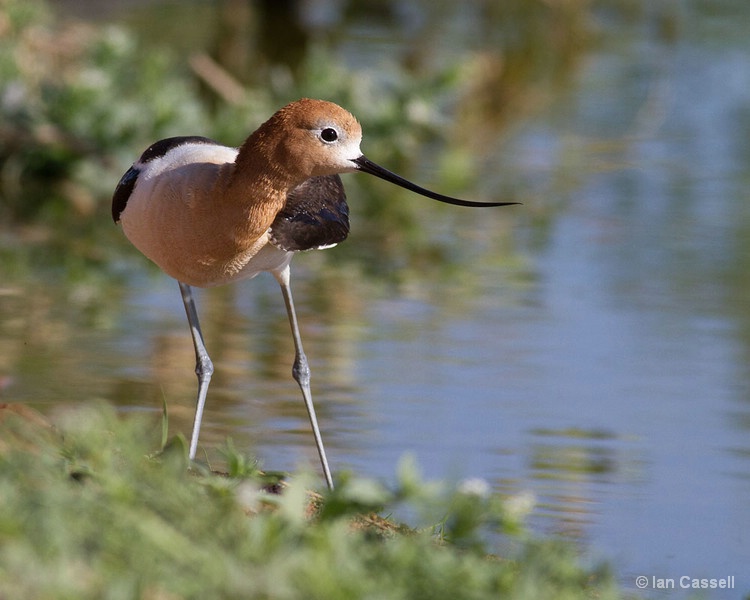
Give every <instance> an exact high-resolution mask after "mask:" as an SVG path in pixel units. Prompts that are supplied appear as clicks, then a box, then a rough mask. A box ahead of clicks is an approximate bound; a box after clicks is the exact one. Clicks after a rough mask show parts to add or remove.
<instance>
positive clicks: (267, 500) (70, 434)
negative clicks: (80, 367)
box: [0, 405, 618, 600]
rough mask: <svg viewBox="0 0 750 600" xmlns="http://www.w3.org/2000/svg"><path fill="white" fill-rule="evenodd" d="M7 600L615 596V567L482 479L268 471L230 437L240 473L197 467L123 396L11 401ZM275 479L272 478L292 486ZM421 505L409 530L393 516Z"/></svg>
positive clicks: (3, 438)
mask: <svg viewBox="0 0 750 600" xmlns="http://www.w3.org/2000/svg"><path fill="white" fill-rule="evenodd" d="M0 429H1V430H2V435H0V503H2V506H3V511H2V514H0V589H2V590H3V598H5V599H6V600H15V599H17V598H18V599H20V598H39V599H43V598H76V599H79V600H80V599H86V598H97V599H102V598H104V599H106V598H113V599H114V598H208V597H210V598H236V597H242V598H248V599H251V598H279V599H283V598H326V599H337V598H341V599H346V600H351V599H354V598H374V597H377V598H436V599H439V598H446V599H447V598H450V599H454V598H477V599H479V598H488V599H489V598H492V599H493V600H494V599H496V598H498V597H502V598H519V599H522V598H552V597H554V598H571V599H572V598H591V597H596V598H601V599H604V598H615V597H617V595H618V593H617V591H616V589H615V586H614V583H613V580H612V578H611V576H610V575H609V574H608V572H607V571H606V569H601V568H596V569H590V568H586V567H583V566H581V564H580V559H579V558H578V556H577V554H576V552H575V550H574V549H573V548H572V547H571V546H569V545H566V544H563V543H561V542H559V541H554V540H553V541H538V540H534V539H532V538H531V537H530V536H529V535H528V534H527V533H526V532H525V530H524V528H523V526H522V524H521V521H520V520H519V515H517V514H514V513H513V512H512V511H511V510H509V509H508V506H509V505H508V504H507V503H506V502H504V501H502V500H501V499H499V498H497V497H495V496H493V495H491V494H488V493H486V490H483V489H482V488H481V486H479V487H478V486H477V484H476V482H473V483H472V482H469V483H467V484H466V485H464V486H459V488H458V489H453V488H451V487H449V486H446V485H444V484H440V483H436V482H427V481H424V480H423V479H422V478H421V477H420V476H419V473H418V470H417V469H416V467H415V466H414V464H413V462H411V461H409V460H404V461H402V464H401V467H400V469H399V473H398V475H397V478H396V483H395V484H394V486H393V487H392V488H389V487H387V486H385V485H383V484H382V483H380V482H377V481H372V480H367V479H362V478H358V477H353V476H342V477H341V478H340V479H339V480H338V482H337V485H338V487H337V488H336V490H335V491H334V492H324V493H323V494H322V495H321V496H318V495H317V494H312V493H311V492H309V491H308V490H309V488H310V487H311V486H315V485H319V484H320V481H319V478H317V477H314V476H311V475H310V474H306V473H304V472H302V473H296V474H294V475H293V476H290V477H288V479H287V483H285V484H283V486H281V488H282V493H280V494H278V493H272V492H269V491H268V484H269V481H268V479H266V478H265V476H264V475H262V474H261V473H260V472H259V471H258V470H257V469H255V468H253V467H252V466H251V465H252V461H251V460H249V459H247V457H243V458H240V457H239V456H238V454H237V451H236V450H235V449H234V448H233V447H232V445H231V444H228V445H227V448H226V449H225V456H226V457H227V463H228V464H229V465H231V473H229V474H227V475H221V474H217V473H213V472H211V471H209V470H208V469H207V468H206V469H205V470H203V471H201V472H188V471H187V470H186V465H187V461H186V457H187V447H186V444H185V441H184V439H182V438H180V437H177V438H172V439H171V440H169V441H168V442H167V443H166V445H165V446H164V448H163V449H162V451H160V452H157V453H153V450H154V449H155V448H158V447H159V439H160V436H161V435H162V433H163V428H160V426H159V424H158V419H155V418H153V417H152V418H150V419H149V418H143V417H142V416H134V415H128V416H127V417H124V418H123V417H121V416H118V415H117V414H116V413H115V412H114V411H113V410H112V409H111V408H110V407H107V406H99V407H97V408H93V407H88V408H86V407H82V408H79V409H76V410H74V411H70V412H65V413H63V414H62V415H61V416H60V417H59V418H58V419H56V421H55V427H52V426H51V425H49V424H47V423H45V421H44V419H43V418H42V417H40V416H39V415H38V414H36V413H34V412H33V411H31V410H29V409H18V408H17V407H12V406H10V407H9V406H8V405H5V408H4V409H3V410H1V411H0ZM272 477H274V480H273V482H271V483H273V485H272V487H273V488H274V489H275V490H278V489H279V485H278V484H276V483H275V481H276V480H275V476H273V475H272ZM394 512H399V513H404V512H406V513H408V514H410V515H411V518H412V520H413V521H415V523H414V524H413V525H412V526H410V527H406V526H403V525H398V524H397V523H395V522H394V521H392V520H388V519H384V518H382V517H380V516H378V515H389V514H393V513H394Z"/></svg>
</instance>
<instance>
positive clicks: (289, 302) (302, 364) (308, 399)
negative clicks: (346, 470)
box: [273, 265, 333, 490]
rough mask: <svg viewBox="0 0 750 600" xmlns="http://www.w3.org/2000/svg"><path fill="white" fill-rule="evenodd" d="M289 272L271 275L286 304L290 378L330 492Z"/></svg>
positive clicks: (329, 476) (328, 472) (287, 267)
mask: <svg viewBox="0 0 750 600" xmlns="http://www.w3.org/2000/svg"><path fill="white" fill-rule="evenodd" d="M289 271H290V270H289V265H286V266H285V267H284V268H283V269H281V270H280V271H274V272H273V275H274V277H276V281H278V282H279V285H280V286H281V293H282V294H283V295H284V304H286V312H287V315H288V316H289V324H290V325H291V326H292V336H293V338H294V350H295V355H294V366H293V367H292V376H293V377H294V379H295V381H296V382H297V383H298V384H299V387H300V389H301V390H302V398H303V400H304V401H305V406H306V407H307V414H308V416H309V417H310V425H311V426H312V430H313V435H314V436H315V445H316V446H317V448H318V454H319V455H320V463H321V465H322V466H323V474H324V475H325V479H326V484H327V485H328V489H331V490H332V489H333V479H332V478H331V470H330V469H329V468H328V459H327V458H326V451H325V448H324V447H323V438H322V437H321V435H320V428H319V427H318V419H317V417H316V416H315V407H313V401H312V394H311V392H310V367H309V366H308V364H307V356H305V351H304V350H303V349H302V337H301V336H300V333H299V325H298V324H297V313H296V312H295V310H294V300H293V299H292V289H291V287H290V285H289Z"/></svg>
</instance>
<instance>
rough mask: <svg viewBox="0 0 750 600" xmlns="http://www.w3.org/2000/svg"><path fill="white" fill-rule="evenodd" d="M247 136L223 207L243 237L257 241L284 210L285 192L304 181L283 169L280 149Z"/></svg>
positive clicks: (263, 138) (261, 138)
mask: <svg viewBox="0 0 750 600" xmlns="http://www.w3.org/2000/svg"><path fill="white" fill-rule="evenodd" d="M259 132H260V133H262V131H261V130H259V131H256V132H255V133H254V134H253V135H252V136H250V137H249V138H248V139H247V140H246V142H245V143H244V144H243V145H242V147H241V148H240V151H239V153H238V155H237V159H236V160H235V162H234V164H233V165H231V172H230V173H229V176H228V178H227V180H226V190H225V193H224V194H223V196H224V199H225V207H226V208H227V209H228V210H230V211H232V212H233V213H235V215H234V216H235V220H234V222H235V223H238V224H241V225H240V227H241V229H242V231H243V232H242V235H243V236H244V237H246V238H247V239H257V238H258V237H260V236H261V235H263V234H264V233H265V232H266V231H267V230H268V228H269V227H270V226H271V223H273V220H274V219H275V218H276V215H277V214H278V213H279V211H280V210H281V209H282V208H284V204H285V203H286V197H287V194H288V192H289V191H290V190H291V189H293V188H294V187H296V186H297V185H299V184H300V183H301V182H302V180H303V179H301V178H300V177H299V176H295V175H294V173H293V171H292V170H291V169H289V168H288V167H287V166H286V164H287V163H286V161H285V160H284V159H285V157H284V156H280V154H282V152H281V148H279V145H278V143H275V142H274V140H272V139H269V138H268V136H265V135H258V134H259Z"/></svg>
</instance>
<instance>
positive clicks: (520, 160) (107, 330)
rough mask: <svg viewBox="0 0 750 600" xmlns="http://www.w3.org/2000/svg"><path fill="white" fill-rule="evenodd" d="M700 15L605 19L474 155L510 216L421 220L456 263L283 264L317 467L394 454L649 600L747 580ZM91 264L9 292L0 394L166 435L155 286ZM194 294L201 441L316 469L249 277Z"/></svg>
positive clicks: (735, 114)
mask: <svg viewBox="0 0 750 600" xmlns="http://www.w3.org/2000/svg"><path fill="white" fill-rule="evenodd" d="M730 4H731V3H730ZM701 6H702V5H700V4H699V3H692V4H690V3H685V4H684V5H680V7H681V8H680V11H678V12H679V15H680V35H679V36H678V37H677V39H676V40H674V41H672V42H671V43H658V42H657V41H655V40H654V39H653V36H652V35H650V34H649V33H648V31H647V29H648V27H647V26H648V25H649V24H653V23H652V22H650V21H649V20H648V19H645V23H646V24H645V25H644V24H643V23H641V22H639V23H637V24H636V25H632V26H631V28H625V29H624V30H622V29H618V28H612V27H610V28H608V27H607V23H606V19H604V20H603V23H602V27H603V31H604V33H605V36H604V39H603V40H601V41H600V43H599V44H598V45H597V46H596V47H594V48H592V49H591V50H589V51H588V52H587V54H586V56H585V61H583V63H582V65H581V66H579V67H578V69H577V71H576V75H575V78H574V79H573V80H572V81H570V82H568V84H567V86H566V88H565V90H564V91H563V93H561V95H560V98H559V99H558V100H557V101H556V102H555V103H552V104H551V105H550V106H549V107H548V108H547V109H546V110H545V111H544V112H543V113H541V114H539V115H537V116H536V117H535V118H534V120H533V121H521V122H520V123H519V124H518V125H517V126H516V127H514V128H513V131H512V133H511V134H508V135H506V136H504V137H503V139H502V143H500V142H498V143H497V145H493V146H492V147H491V148H489V150H488V155H489V154H493V161H494V163H493V164H495V165H500V167H501V169H500V170H499V171H497V173H499V174H500V175H504V176H512V177H514V178H515V181H516V182H517V183H518V182H520V184H523V185H526V186H527V187H528V193H527V195H526V197H525V198H524V205H523V206H520V207H512V208H503V209H499V210H498V211H494V212H490V213H484V212H483V213H482V214H481V215H479V214H477V213H471V214H469V213H461V214H457V213H455V212H452V211H453V210H454V209H447V210H446V209H441V210H435V211H430V212H427V211H425V212H424V213H421V214H422V215H423V216H422V220H421V222H420V227H423V228H424V229H425V230H427V231H436V232H443V235H444V236H445V237H446V238H447V239H448V240H449V244H450V245H451V246H454V247H456V248H460V251H458V250H457V255H456V257H455V263H454V266H453V268H452V269H451V270H449V271H447V272H446V271H440V272H439V273H435V272H432V271H430V270H427V271H426V272H424V273H421V272H420V270H419V269H413V270H410V271H409V272H408V279H409V281H408V282H407V283H404V284H401V285H391V284H389V283H385V282H383V281H382V280H380V279H377V278H373V279H369V278H367V277H363V276H362V274H361V271H360V270H358V269H357V268H356V267H352V266H350V265H347V264H346V263H343V265H342V264H338V263H336V261H333V264H331V263H329V262H324V261H323V260H322V259H321V258H320V256H319V254H314V253H311V254H304V255H300V256H298V257H296V258H295V261H294V263H293V269H294V270H293V277H294V279H293V285H294V291H295V297H296V301H297V305H298V311H299V316H300V320H301V323H302V329H303V339H304V341H305V348H306V350H307V353H308V356H309V358H310V361H311V367H312V372H313V395H314V398H315V401H316V406H317V409H318V415H319V419H320V421H321V427H322V430H323V435H324V439H325V441H326V444H327V448H328V452H329V459H330V461H331V463H332V468H333V470H334V472H335V471H339V470H342V469H352V470H354V471H356V472H357V473H360V474H363V475H371V476H375V477H379V478H383V479H385V480H392V478H393V477H394V471H395V468H396V465H397V463H398V461H399V459H400V457H402V456H403V455H404V454H405V453H412V454H413V455H415V456H416V458H417V461H418V463H419V464H420V466H421V468H422V470H423V472H424V474H425V475H426V476H427V477H430V478H433V477H441V478H442V477H448V478H453V479H460V478H468V477H481V478H485V479H487V480H488V481H489V482H491V484H492V486H493V487H494V488H495V489H496V490H498V491H500V492H502V493H505V494H509V495H517V494H523V493H529V492H530V493H532V494H533V495H534V497H535V498H536V501H537V506H536V509H535V510H534V512H533V513H532V516H531V522H532V525H533V526H534V527H535V528H536V529H537V530H538V531H542V532H561V533H563V534H566V535H570V536H572V537H574V539H577V540H580V541H581V542H582V545H583V547H584V548H586V549H587V551H588V552H589V553H590V555H591V556H592V558H593V559H604V560H608V561H611V562H612V564H613V566H614V568H615V569H616V570H617V573H618V577H619V578H620V580H621V581H622V583H623V586H624V587H625V588H627V589H635V577H636V576H638V575H645V576H647V577H648V578H649V580H650V581H652V580H651V578H652V577H656V578H672V579H674V580H675V585H676V588H677V589H675V590H670V591H669V592H668V593H665V594H664V597H670V598H677V597H686V596H687V590H681V589H679V587H680V583H679V578H680V577H682V576H685V575H687V576H690V577H707V578H712V577H714V578H721V577H726V576H729V575H734V576H735V577H736V585H737V589H735V590H729V591H727V590H710V593H709V596H708V597H711V598H714V597H715V598H736V597H739V596H740V595H741V594H744V593H747V592H748V590H750V577H748V574H747V565H748V564H750V540H748V537H747V536H748V531H750V503H748V501H747V498H748V497H749V496H750V368H749V366H748V365H749V360H748V356H749V354H750V309H748V306H750V304H749V303H748V299H749V298H750V278H748V272H749V271H748V267H749V266H750V260H749V259H750V244H748V239H750V237H748V236H749V234H750V209H749V208H748V194H747V191H746V188H747V183H748V173H750V164H749V163H750V145H749V143H750V136H749V135H748V133H749V132H750V110H749V107H750V86H748V85H747V84H748V82H750V60H749V59H750V42H748V39H747V36H746V35H745V34H744V33H743V34H740V33H738V31H737V28H738V27H739V25H740V23H742V20H741V19H738V18H736V17H735V16H733V15H731V14H728V13H724V14H719V13H714V14H709V13H708V12H707V11H706V9H705V8H703V9H702V8H701ZM733 6H734V7H735V8H736V9H738V10H739V11H740V14H742V15H743V16H744V22H745V24H747V22H748V19H747V17H748V11H747V10H746V9H745V8H744V5H741V4H740V3H735V4H734V5H733ZM743 31H746V27H745V28H744V29H743ZM380 33H381V35H384V34H383V32H380ZM362 35H363V37H364V36H366V37H367V40H366V41H367V43H368V44H375V45H378V44H382V46H383V47H385V46H387V39H385V40H379V38H377V36H373V35H372V32H363V33H362ZM356 42H357V37H356V32H355V33H353V34H351V39H349V41H348V43H349V44H356ZM359 60H363V57H362V56H360V57H359ZM373 158H375V159H376V160H377V157H375V156H373ZM485 173H486V179H485V181H483V182H482V183H481V184H480V186H479V187H480V189H485V188H486V186H487V185H493V184H494V181H493V177H494V176H495V173H496V171H494V170H486V172H485ZM500 175H498V176H500ZM347 177H348V178H349V179H348V181H349V182H351V181H352V179H351V178H352V177H355V176H347ZM345 183H346V182H345ZM422 183H425V184H427V185H430V181H422ZM113 185H114V182H113ZM416 201H417V202H419V201H420V200H416ZM425 202H426V201H425ZM350 204H351V205H352V210H353V217H352V219H353V226H354V228H355V229H356V227H357V222H358V219H357V217H358V210H359V209H358V207H357V199H356V197H351V198H350ZM550 207H554V209H553V210H550ZM542 209H545V210H542ZM459 210H460V209H459ZM511 232H512V233H511ZM382 233H383V235H385V233H386V232H382ZM112 236H121V232H120V231H118V230H117V229H115V228H114V227H113V228H112ZM508 239H512V240H513V244H514V245H515V247H516V249H515V252H514V253H512V256H511V257H508V255H507V252H506V250H505V248H506V246H507V240H508ZM353 243H356V238H354V239H353V240H350V241H349V242H347V243H345V244H342V245H341V246H339V247H338V248H335V249H333V250H329V251H327V252H331V253H347V252H349V251H350V247H351V246H350V244H353ZM114 270H115V271H116V272H117V274H118V276H119V277H121V278H122V279H123V281H124V282H123V283H120V284H117V283H114V284H113V283H111V282H109V283H108V284H107V285H108V286H110V287H109V288H108V291H107V292H106V293H103V292H102V291H101V290H97V291H96V292H93V291H92V290H91V289H90V288H89V287H87V285H88V286H90V285H91V284H87V285H83V286H79V287H75V288H73V289H71V288H70V287H65V288H64V289H63V288H61V289H55V288H54V285H52V284H51V285H49V286H43V285H41V284H38V283H37V284H34V285H33V286H31V287H26V284H24V283H23V281H16V282H13V283H6V285H5V286H4V287H3V288H2V293H0V323H1V324H2V327H1V328H0V344H1V345H2V347H3V351H2V353H0V354H1V355H2V356H3V357H4V358H3V359H2V362H0V381H1V382H3V384H2V385H3V386H4V387H2V391H0V398H2V400H3V401H6V400H8V401H10V400H21V401H27V402H33V403H35V404H37V405H41V406H47V407H49V406H53V405H55V404H56V403H60V402H64V403H71V402H76V401H77V400H78V399H80V400H94V401H96V400H97V399H107V400H110V401H114V402H117V403H118V404H119V405H121V406H123V407H124V408H125V409H128V410H147V411H152V412H153V413H154V418H155V427H158V413H159V411H160V410H161V403H162V399H165V400H166V401H167V403H168V405H169V407H170V427H171V428H172V431H173V432H174V431H175V430H181V431H184V432H185V433H186V434H187V433H188V431H189V426H190V420H191V418H192V398H193V394H194V388H195V378H194V375H193V373H192V370H193V360H194V359H193V354H192V347H191V345H190V341H189V337H188V333H187V327H186V324H185V323H184V314H183V310H182V306H181V301H180V297H179V293H178V290H177V286H176V284H175V283H174V282H173V281H171V280H169V279H167V278H166V277H162V276H160V275H159V274H157V273H155V272H154V271H150V270H148V269H147V268H145V261H144V260H141V259H140V257H139V256H137V255H136V254H135V252H132V253H127V251H126V255H125V256H124V257H123V260H122V263H121V264H118V265H115V267H114ZM103 294H104V299H102V295H103ZM88 295H95V296H97V297H98V298H99V300H98V301H99V302H108V303H112V304H114V305H116V306H117V310H116V311H114V313H113V312H110V311H97V310H96V309H95V308H94V309H91V308H90V306H91V305H90V303H88V302H87V298H88ZM197 299H198V303H199V310H200V313H201V316H202V322H203V326H204V331H205V333H206V337H207V344H208V346H209V349H210V350H211V353H212V357H213V358H214V362H215V364H216V366H217V373H216V375H215V378H214V381H213V383H212V387H211V391H210V395H209V401H208V406H207V411H206V415H205V418H204V430H203V435H202V438H201V443H202V444H203V445H205V446H206V447H207V448H211V447H212V446H213V445H216V444H220V443H222V442H223V440H224V439H225V438H226V437H227V436H231V437H232V438H233V439H234V442H235V444H236V445H237V446H238V447H240V448H243V449H247V450H248V451H249V452H252V453H255V454H257V455H258V456H259V457H260V459H261V460H262V462H263V464H264V465H265V466H266V467H267V468H271V469H290V468H294V467H295V466H296V465H298V464H300V463H305V464H310V465H312V466H313V467H315V465H316V456H315V450H314V446H313V444H312V438H311V435H310V433H309V425H308V423H307V420H306V415H305V411H304V408H303V406H302V403H301V398H300V397H299V392H298V390H297V388H296V385H295V383H294V382H293V381H292V379H291V376H290V369H291V361H292V355H293V347H292V343H291V339H290V336H289V332H288V323H287V321H286V315H285V313H284V309H283V303H282V301H281V296H280V294H279V292H278V288H277V286H276V284H275V282H274V281H273V279H272V278H271V277H270V276H260V277H258V278H257V279H255V280H252V281H248V282H243V283H241V284H238V285H236V286H233V287H231V288H220V289H214V290H210V291H207V292H201V293H199V295H198V296H197ZM81 307H89V308H85V309H82V308H81ZM649 587H650V586H649ZM649 593H650V594H652V595H654V596H658V597H661V596H659V595H658V593H657V592H653V591H650V592H649Z"/></svg>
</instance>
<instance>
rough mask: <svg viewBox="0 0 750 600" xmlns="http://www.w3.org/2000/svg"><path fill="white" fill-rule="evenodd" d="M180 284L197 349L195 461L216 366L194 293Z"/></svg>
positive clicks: (192, 443)
mask: <svg viewBox="0 0 750 600" xmlns="http://www.w3.org/2000/svg"><path fill="white" fill-rule="evenodd" d="M178 283H179V284H180V292H182V302H183V304H185V313H186V314H187V318H188V323H189V325H190V334H191V335H192V336H193V346H194V347H195V374H196V375H197V376H198V401H197V402H196V405H195V420H194V421H193V434H192V436H191V438H190V455H189V456H190V460H194V459H195V453H196V451H197V450H198V435H199V434H200V430H201V421H202V420H203V408H204V407H205V405H206V394H207V393H208V384H209V383H211V375H213V373H214V365H213V363H212V362H211V358H210V357H209V356H208V352H207V351H206V345H205V344H204V343H203V333H201V326H200V323H198V312H197V311H196V310H195V302H194V301H193V292H192V290H191V289H190V286H189V285H187V284H186V283H182V282H181V281H180V282H178Z"/></svg>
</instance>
